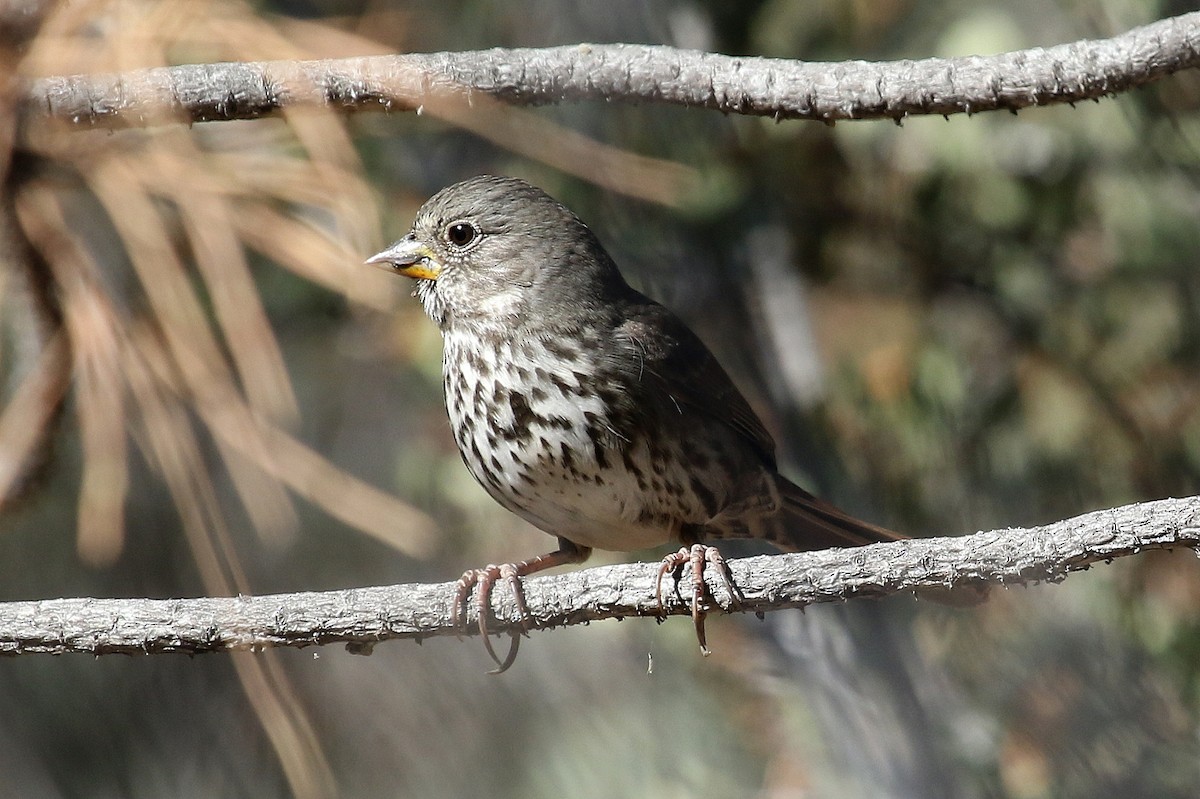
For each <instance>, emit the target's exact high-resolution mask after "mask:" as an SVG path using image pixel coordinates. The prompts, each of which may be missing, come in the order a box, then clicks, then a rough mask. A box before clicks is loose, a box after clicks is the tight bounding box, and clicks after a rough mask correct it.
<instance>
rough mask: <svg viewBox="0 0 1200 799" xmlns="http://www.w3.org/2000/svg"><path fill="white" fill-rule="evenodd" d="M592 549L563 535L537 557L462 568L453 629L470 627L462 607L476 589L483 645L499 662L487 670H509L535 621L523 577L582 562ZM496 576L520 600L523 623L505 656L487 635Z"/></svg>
mask: <svg viewBox="0 0 1200 799" xmlns="http://www.w3.org/2000/svg"><path fill="white" fill-rule="evenodd" d="M591 553H592V550H591V549H589V548H588V547H581V546H579V545H578V544H574V543H572V542H570V541H568V540H566V539H565V538H560V539H558V549H557V550H556V551H554V552H549V553H547V554H545V555H538V556H537V557H536V558H530V559H529V560H523V561H521V562H520V563H503V564H501V565H499V566H497V565H495V564H489V565H487V566H484V567H483V568H482V569H467V570H466V571H465V572H463V576H462V577H459V578H458V582H457V583H455V592H454V609H453V610H452V611H451V614H450V617H451V620H452V621H453V623H454V629H456V630H457V631H458V634H459V637H460V638H461V637H462V634H463V633H465V632H466V631H467V618H466V615H464V614H463V609H464V607H465V606H466V604H467V599H468V598H470V596H471V589H472V588H474V589H476V591H475V610H476V616H477V618H478V620H479V621H478V624H479V634H480V635H481V636H482V637H483V646H484V648H485V649H487V653H488V654H489V655H491V657H492V660H494V661H495V662H496V666H497V668H495V669H492V670H491V671H490V672H488V674H502V673H503V672H505V671H507V670H508V667H509V666H511V665H512V664H513V661H514V660H516V659H517V649H519V648H520V646H521V636H522V635H524V634H525V631H526V630H528V629H529V626H530V623H531V622H532V621H533V617H532V616H531V615H530V613H529V607H528V606H527V605H526V604H525V584H524V582H522V580H521V578H522V577H525V576H527V575H530V574H533V573H534V572H539V571H542V570H544V569H552V568H554V567H555V566H562V565H564V564H567V563H582V562H583V561H585V560H587V557H588V555H590V554H591ZM497 580H504V581H505V582H507V583H508V584H509V586H510V587H511V588H512V592H513V601H514V602H516V604H517V615H518V616H519V617H520V625H521V628H520V629H519V630H517V631H515V632H510V633H509V635H511V636H512V642H511V643H510V644H509V647H508V655H506V656H505V658H504V659H503V660H501V659H500V657H499V655H497V654H496V650H495V649H494V648H493V647H492V642H491V640H490V639H489V638H488V617H489V616H490V615H491V613H492V587H493V586H495V584H496V581H497Z"/></svg>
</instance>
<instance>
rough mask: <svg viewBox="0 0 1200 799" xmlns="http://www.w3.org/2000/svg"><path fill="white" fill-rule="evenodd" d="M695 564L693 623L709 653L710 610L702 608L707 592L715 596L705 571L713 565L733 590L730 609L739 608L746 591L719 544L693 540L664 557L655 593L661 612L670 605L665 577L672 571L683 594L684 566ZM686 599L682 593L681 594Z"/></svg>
mask: <svg viewBox="0 0 1200 799" xmlns="http://www.w3.org/2000/svg"><path fill="white" fill-rule="evenodd" d="M689 564H690V565H691V567H692V623H693V624H694V625H695V627H696V640H697V641H699V642H700V653H701V654H702V655H704V656H706V657H707V656H708V654H709V649H708V639H707V636H706V635H705V633H704V618H705V616H707V615H708V614H707V612H706V611H704V610H702V609H701V603H702V602H703V600H704V597H705V594H708V595H709V596H711V592H709V590H708V585H707V584H706V583H705V582H704V573H705V571H706V567H707V566H712V567H713V568H714V569H715V570H716V572H717V574H718V575H720V577H721V581H722V582H723V583H724V584H725V589H726V590H727V591H728V592H729V609H730V610H737V609H738V608H739V607H741V604H742V603H741V600H742V599H743V597H742V591H741V589H740V588H738V587H737V584H736V583H735V582H734V581H733V572H732V571H730V569H729V564H728V563H726V562H725V558H724V557H723V556H722V555H721V553H720V551H718V550H717V548H716V547H710V546H706V545H704V544H692V545H691V546H690V547H681V548H680V549H679V551H677V552H672V553H671V554H669V555H667V556H666V557H664V558H663V559H662V563H661V564H660V565H659V567H658V579H657V581H656V582H655V585H654V595H655V597H656V598H657V599H658V612H659V614H660V615H663V616H665V615H666V606H665V605H664V604H663V591H662V584H663V577H665V576H667V575H668V574H670V575H673V576H674V578H675V593H676V595H678V594H679V580H680V578H681V577H682V576H683V567H684V566H687V565H689ZM680 599H682V597H680Z"/></svg>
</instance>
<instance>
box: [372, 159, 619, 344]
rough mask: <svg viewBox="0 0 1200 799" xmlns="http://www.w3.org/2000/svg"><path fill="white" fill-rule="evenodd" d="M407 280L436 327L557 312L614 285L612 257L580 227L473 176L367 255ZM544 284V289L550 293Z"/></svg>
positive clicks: (522, 189) (507, 187) (561, 212)
mask: <svg viewBox="0 0 1200 799" xmlns="http://www.w3.org/2000/svg"><path fill="white" fill-rule="evenodd" d="M367 263H369V264H376V265H378V266H381V267H383V268H385V269H388V270H390V271H393V272H395V273H396V274H400V275H404V276H406V277H411V278H415V279H416V280H417V290H416V292H415V293H416V296H417V297H418V298H419V299H420V300H421V303H422V305H424V307H425V311H426V313H428V314H429V316H430V317H431V318H432V319H433V320H434V321H435V322H437V323H438V325H439V326H441V327H442V329H443V330H445V329H446V328H448V327H449V326H451V325H453V324H458V323H467V324H469V323H471V322H472V321H474V322H481V323H484V324H491V325H506V324H515V323H516V322H518V321H520V320H522V319H524V318H527V317H528V315H530V314H537V315H540V316H545V315H559V314H560V313H561V312H567V311H569V308H561V307H548V306H547V305H546V303H558V304H559V305H564V304H566V305H569V304H572V303H573V304H576V305H582V304H586V302H587V301H588V300H589V299H590V298H591V297H594V296H598V295H599V293H602V292H603V291H604V290H605V287H606V286H611V285H612V283H613V281H614V276H615V281H616V283H617V284H619V285H620V286H624V281H623V280H622V279H621V277H620V275H619V273H618V272H617V270H616V267H615V266H614V265H613V263H612V260H611V259H610V258H609V257H608V255H607V254H606V253H605V252H604V249H603V247H601V246H600V244H599V242H598V241H597V240H596V237H595V236H594V235H593V234H592V232H591V231H590V230H588V228H587V226H586V225H584V224H583V222H581V221H580V220H579V218H578V217H576V216H575V214H573V213H571V211H570V210H568V209H567V208H566V207H565V206H563V205H562V204H561V203H559V202H558V201H556V200H555V199H554V198H552V197H551V196H550V195H548V194H546V193H545V192H544V191H542V190H541V189H539V188H537V187H535V186H531V185H530V184H528V183H526V182H525V181H523V180H520V179H517V178H508V177H494V176H491V175H481V176H479V177H475V178H471V179H469V180H465V181H463V182H461V183H456V184H454V185H453V186H448V187H446V188H444V189H442V190H441V191H439V192H438V193H437V194H435V195H433V196H432V197H430V198H429V200H427V201H426V202H425V204H424V205H423V206H421V209H420V210H419V211H418V212H417V216H416V218H415V219H414V220H413V223H412V228H411V229H410V230H409V232H408V234H407V235H406V236H404V238H402V239H400V240H399V241H397V242H396V243H395V244H393V245H392V246H390V247H388V248H387V249H386V250H384V251H383V252H380V253H379V254H377V255H373V256H371V257H370V258H368V259H367ZM551 284H553V288H551Z"/></svg>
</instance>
